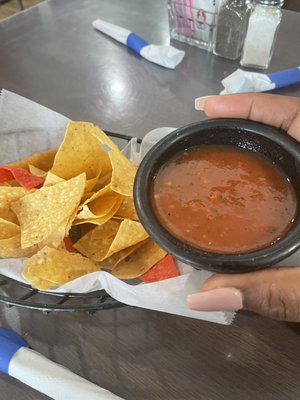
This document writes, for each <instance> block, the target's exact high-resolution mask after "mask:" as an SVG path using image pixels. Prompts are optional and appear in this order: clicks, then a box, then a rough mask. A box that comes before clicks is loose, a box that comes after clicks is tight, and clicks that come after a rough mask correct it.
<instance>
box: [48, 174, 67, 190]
mask: <svg viewBox="0 0 300 400" xmlns="http://www.w3.org/2000/svg"><path fill="white" fill-rule="evenodd" d="M64 180H65V179H63V178H60V177H59V176H57V175H54V174H53V173H52V172H50V171H49V172H47V175H46V179H45V182H44V184H43V187H45V186H53V185H56V184H57V183H60V182H63V181H64Z"/></svg>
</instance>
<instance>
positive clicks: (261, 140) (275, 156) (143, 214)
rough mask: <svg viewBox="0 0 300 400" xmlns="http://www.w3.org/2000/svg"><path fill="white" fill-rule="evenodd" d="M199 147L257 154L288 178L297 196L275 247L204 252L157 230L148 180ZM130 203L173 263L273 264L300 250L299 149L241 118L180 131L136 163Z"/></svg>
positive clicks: (235, 268) (239, 267) (241, 267)
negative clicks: (286, 227) (287, 226)
mask: <svg viewBox="0 0 300 400" xmlns="http://www.w3.org/2000/svg"><path fill="white" fill-rule="evenodd" d="M202 144H218V145H222V144H223V145H231V146H237V147H240V148H243V149H247V150H250V151H253V152H256V153H260V154H261V155H263V156H265V157H266V158H267V159H269V160H270V161H271V162H272V163H274V164H276V165H277V166H279V167H280V168H281V169H282V170H283V171H284V172H285V174H286V175H287V176H288V177H289V179H290V181H291V184H292V186H293V187H294V190H295V193H296V196H297V202H298V207H297V213H296V216H295V222H294V223H293V224H292V226H291V228H290V230H289V231H288V232H287V233H286V234H285V236H284V237H282V238H281V239H280V240H279V241H278V242H276V243H274V244H272V245H270V246H268V247H264V248H262V249H259V250H256V251H252V252H248V253H240V254H217V253H210V252H207V251H202V250H200V249H198V248H195V247H193V246H191V245H189V244H186V243H184V242H182V241H180V240H179V239H177V238H175V237H174V236H172V235H171V234H170V233H169V232H168V231H167V230H166V229H165V228H164V227H163V226H162V225H161V223H160V222H159V220H158V219H157V217H156V215H155V213H154V211H153V208H152V205H151V193H150V190H151V183H152V181H153V178H154V177H155V175H156V174H157V172H158V170H159V169H160V167H161V166H162V165H163V164H164V163H166V161H168V160H169V159H170V158H171V157H172V156H173V155H175V154H176V153H178V152H179V151H181V150H184V149H187V148H191V147H194V146H197V147H198V146H201V145H202ZM134 203H135V207H136V211H137V214H138V217H139V219H140V221H141V223H142V225H143V226H144V228H145V230H146V231H147V232H148V234H149V235H150V237H151V238H152V239H153V240H154V241H155V242H156V243H157V244H158V245H159V246H160V247H162V248H163V249H164V250H166V251H167V252H168V253H170V254H172V255H173V256H174V257H175V258H177V259H178V260H180V261H183V262H185V263H186V264H189V265H191V266H193V267H195V268H196V269H205V270H209V271H215V272H222V273H235V272H238V273H240V272H249V271H254V270H258V269H261V268H265V267H268V266H271V265H274V264H276V263H277V262H279V261H281V260H283V259H284V258H286V257H288V256H290V255H291V254H292V253H294V252H295V251H296V250H297V249H298V248H299V247H300V211H299V204H300V144H299V143H298V142H297V141H296V140H294V139H293V138H291V137H289V136H288V135H287V133H286V132H283V131H281V130H279V129H276V128H274V127H271V126H268V125H263V124H260V123H257V122H252V121H248V120H242V119H214V120H207V121H202V122H198V123H194V124H191V125H187V126H184V127H182V128H180V129H177V130H176V131H174V132H172V133H170V134H169V135H167V136H166V137H165V138H163V139H162V140H160V141H159V142H158V143H157V144H156V145H155V146H154V147H152V149H151V150H150V151H149V152H148V153H147V154H146V156H145V158H144V159H143V160H142V162H141V164H140V166H139V168H138V172H137V175H136V178H135V183H134Z"/></svg>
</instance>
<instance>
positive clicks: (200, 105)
mask: <svg viewBox="0 0 300 400" xmlns="http://www.w3.org/2000/svg"><path fill="white" fill-rule="evenodd" d="M211 97H215V96H213V95H212V96H203V97H198V98H197V99H195V109H196V110H200V111H203V110H204V104H205V102H206V100H207V99H209V98H211Z"/></svg>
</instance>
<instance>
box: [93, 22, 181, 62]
mask: <svg viewBox="0 0 300 400" xmlns="http://www.w3.org/2000/svg"><path fill="white" fill-rule="evenodd" d="M92 25H93V27H94V28H95V29H97V30H98V31H100V32H102V33H105V34H106V35H107V36H110V37H111V38H113V39H115V40H117V41H118V42H120V43H122V44H124V45H126V46H127V47H128V48H130V49H131V50H133V51H134V52H135V53H137V54H139V55H140V56H142V57H143V58H145V59H146V60H148V61H151V62H153V63H155V64H158V65H161V66H163V67H165V68H170V69H174V68H175V67H176V66H177V65H178V64H179V63H180V62H181V61H182V59H183V57H184V55H185V52H184V51H182V50H178V49H176V48H175V47H173V46H160V45H155V44H149V43H148V42H146V41H145V40H144V39H142V38H141V37H139V36H138V35H136V34H135V33H133V32H131V31H129V30H128V29H125V28H122V27H120V26H118V25H114V24H111V23H109V22H106V21H103V20H102V19H100V18H98V19H96V20H95V21H94V22H93V23H92Z"/></svg>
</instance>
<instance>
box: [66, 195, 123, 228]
mask: <svg viewBox="0 0 300 400" xmlns="http://www.w3.org/2000/svg"><path fill="white" fill-rule="evenodd" d="M122 200H123V198H122V197H116V199H115V203H114V205H113V207H112V208H111V210H110V211H109V212H108V214H106V215H104V216H102V217H97V218H87V219H76V220H75V221H74V223H73V225H80V224H87V223H90V224H94V225H103V224H105V222H107V221H108V220H110V219H111V218H112V217H113V216H114V215H115V213H116V211H117V210H118V209H119V207H120V205H121V203H122Z"/></svg>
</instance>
